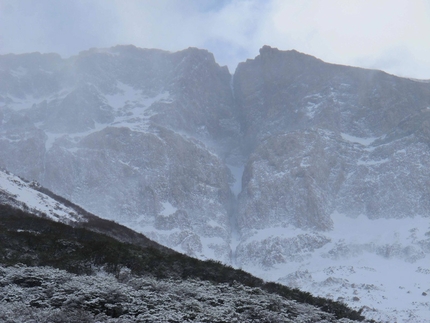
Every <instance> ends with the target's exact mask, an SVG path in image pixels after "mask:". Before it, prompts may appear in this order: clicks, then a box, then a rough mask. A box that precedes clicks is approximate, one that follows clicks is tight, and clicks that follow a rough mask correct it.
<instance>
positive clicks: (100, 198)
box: [0, 46, 430, 306]
mask: <svg viewBox="0 0 430 323" xmlns="http://www.w3.org/2000/svg"><path fill="white" fill-rule="evenodd" d="M0 107H1V109H0V165H1V166H2V167H5V168H7V169H9V170H11V171H13V172H15V173H17V174H19V175H21V176H23V177H25V178H27V179H30V180H32V179H34V180H37V181H39V182H40V183H41V184H42V185H44V186H46V187H48V188H49V189H51V190H53V191H54V192H56V193H57V194H60V195H63V196H65V197H66V198H69V199H71V200H72V201H73V202H76V203H78V204H80V205H82V206H84V207H85V208H87V209H88V210H89V211H91V212H93V213H96V214H98V215H100V216H103V217H106V218H109V219H115V220H116V221H119V222H121V223H124V224H126V225H128V226H129V227H131V228H133V229H135V230H137V231H140V232H143V233H145V234H146V235H148V236H149V237H150V238H152V239H154V240H157V241H158V242H161V243H163V244H165V245H167V246H169V247H173V248H175V249H177V250H180V251H183V252H186V253H187V254H189V255H193V256H197V257H209V258H215V259H219V260H222V261H225V262H228V263H232V264H234V265H236V266H242V267H243V268H244V269H247V270H251V271H253V272H254V273H257V274H259V275H260V276H263V277H265V278H268V279H278V278H279V279H281V280H282V281H283V282H285V283H288V284H292V285H294V286H299V287H303V288H308V289H309V290H312V291H315V292H318V293H321V294H323V295H324V296H327V295H326V294H330V295H331V296H330V295H329V296H330V297H343V298H344V299H343V300H344V301H347V302H353V303H354V302H358V301H357V300H356V298H359V299H361V300H362V301H360V302H358V303H356V304H367V303H366V296H365V295H366V294H365V293H366V291H367V290H366V289H364V287H363V289H362V291H363V295H361V294H360V293H361V290H360V289H359V288H356V294H354V295H343V294H342V296H339V295H340V294H339V293H340V292H339V290H341V287H340V286H343V285H342V284H344V283H345V282H344V281H342V280H336V279H339V277H343V278H342V279H347V278H346V277H348V279H349V280H350V281H353V280H354V279H356V280H357V282H356V283H355V286H361V285H360V284H364V285H363V286H365V283H366V282H362V281H361V280H360V279H362V278H360V275H361V277H368V276H366V275H364V274H363V273H362V272H361V273H360V271H359V270H358V269H357V267H356V266H357V264H358V263H363V262H365V263H367V265H368V266H367V265H366V266H365V267H366V268H367V267H368V268H372V270H375V272H377V273H378V274H380V275H383V273H384V271H385V269H384V268H385V267H384V266H383V265H379V262H378V261H379V260H380V259H384V261H385V260H386V259H392V258H395V259H401V260H402V261H406V262H408V264H409V265H408V266H409V267H408V266H406V267H404V268H407V269H405V270H406V271H405V272H404V273H403V274H402V275H406V274H407V275H412V276H414V277H415V276H417V275H416V274H414V273H415V272H417V271H416V270H418V269H419V268H422V266H421V262H425V261H426V259H428V253H429V252H430V249H429V248H428V244H427V242H426V241H427V240H426V239H427V238H426V237H427V236H426V234H427V233H428V232H427V231H428V229H427V227H426V226H428V225H426V224H425V223H427V224H428V214H430V202H429V201H430V189H429V187H430V185H429V184H430V183H429V180H428V178H430V176H429V175H430V162H429V161H430V158H429V154H430V150H429V142H430V140H429V138H430V137H429V136H430V83H429V82H425V81H413V80H409V79H402V78H399V77H395V76H392V75H388V74H386V73H383V72H380V71H372V70H365V69H359V68H354V67H346V66H339V65H333V64H327V63H324V62H322V61H321V60H318V59H316V58H314V57H311V56H308V55H305V54H301V53H298V52H296V51H279V50H277V49H274V48H270V47H267V46H265V47H263V48H262V49H261V50H260V55H259V56H257V57H256V58H255V59H252V60H247V61H246V62H244V63H241V64H239V66H238V68H237V70H236V72H235V74H234V76H233V79H232V76H231V75H230V74H229V72H228V70H227V69H226V68H225V67H220V66H218V65H217V64H216V62H215V60H214V58H213V55H212V54H210V53H208V52H207V51H205V50H199V49H194V48H189V49H187V50H184V51H180V52H176V53H169V52H165V51H160V50H147V49H138V48H135V47H133V46H117V47H114V48H110V49H92V50H89V51H86V52H82V53H80V54H79V55H78V56H75V57H72V58H69V59H66V60H64V59H61V58H60V57H59V56H57V55H54V54H49V55H40V54H37V53H33V54H26V55H6V56H2V57H0ZM242 170H243V176H242ZM235 181H236V182H241V185H237V183H235ZM240 186H241V187H240ZM236 195H237V196H236ZM348 221H351V222H348ZM369 221H370V222H369ZM372 221H375V222H372ZM378 221H379V222H378ZM381 221H382V222H381ZM384 221H388V222H384ZM405 221H406V222H405ZM426 221H427V222H426ZM345 223H347V225H348V226H350V227H345V225H346V224H345ZM363 223H365V225H364V224H363ZM380 223H389V225H386V224H384V225H382V226H381V227H377V228H376V229H375V230H373V229H372V230H371V229H369V228H373V227H374V226H377V225H376V224H378V225H380ZM405 223H406V224H405ZM422 223H424V225H422ZM363 225H364V226H363ZM355 228H360V230H363V231H359V229H355ZM386 228H389V229H388V230H389V232H388V233H387V232H386ZM405 230H412V231H411V232H413V233H410V232H409V231H405ZM345 232H349V234H348V235H346V236H345V235H344V233H345ZM408 232H409V233H408ZM412 236H413V237H412ZM357 239H358V240H360V239H361V240H363V239H364V241H365V242H363V241H361V240H360V241H359V243H357ZM393 246H396V247H393ZM391 247H392V248H394V249H392V248H391ZM387 248H388V249H387ZM390 248H391V249H390ZM384 250H385V251H384ZM386 250H388V251H386ZM389 250H391V251H389ZM393 250H394V251H393ZM395 250H397V251H395ZM360 257H363V259H364V260H363V259H361V258H360ZM372 257H376V258H375V259H377V261H373V262H370V263H368V259H373V258H372ZM327 259H330V261H331V262H328V263H326V260H327ZM407 259H408V260H407ZM311 260H312V261H311ZM335 260H336V261H337V260H342V261H344V263H343V265H345V263H348V264H351V266H355V268H356V273H357V274H356V275H355V274H354V275H352V274H351V271H348V275H352V276H342V275H346V274H345V271H344V270H343V269H339V267H336V266H337V265H334V264H333V261H335ZM322 263H323V264H324V266H322V267H321V268H320V267H318V266H316V265H315V264H322ZM378 266H379V267H378ZM317 267H318V268H317ZM328 268H331V269H328ZM402 268H403V267H402ZM363 270H364V269H363ZM313 271H315V272H313ZM285 272H288V273H289V274H288V275H289V276H288V275H287V276H286V274H285ZM366 272H367V271H366ZM419 272H420V273H422V271H419ZM291 275H292V276H291ZM306 277H307V278H306ZM354 277H355V278H354ZM375 277H376V276H375ZM375 277H373V278H372V277H370V278H368V279H370V280H372V279H373V281H375V282H376V281H377V280H378V279H379V278H375ZM378 277H380V276H378ZM417 277H418V278H417V280H416V281H415V282H414V283H416V284H419V282H420V281H421V280H420V279H421V278H422V277H421V278H419V276H417ZM319 279H320V280H319ZM321 279H322V280H321ZM325 279H329V280H330V281H329V282H326V281H325ZM366 279H367V278H366ZM309 281H310V282H312V284H314V285H312V284H311V283H309ZM375 284H376V283H375ZM382 284H383V285H384V284H385V285H384V286H388V285H389V284H390V283H389V282H386V281H384V282H383V283H382ZM387 284H388V285H387ZM321 286H323V287H321ZM366 286H367V285H366ZM384 288H385V287H384ZM388 293H389V292H388V287H387V289H386V290H383V291H381V294H382V295H384V297H386V295H387V294H388ZM357 295H358V296H357ZM368 301H369V302H375V300H374V299H369V300H368ZM408 302H409V301H407V302H406V303H408ZM412 302H415V303H416V302H417V301H416V300H415V299H413V300H412V299H411V300H410V302H409V303H408V304H412ZM418 303H419V302H418ZM390 304H391V303H390ZM381 306H382V305H381ZM387 306H388V305H387Z"/></svg>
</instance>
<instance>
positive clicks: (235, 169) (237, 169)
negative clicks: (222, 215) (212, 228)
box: [227, 164, 245, 267]
mask: <svg viewBox="0 0 430 323" xmlns="http://www.w3.org/2000/svg"><path fill="white" fill-rule="evenodd" d="M227 167H228V168H229V170H230V172H231V174H232V175H233V178H234V181H233V182H232V183H231V184H230V189H231V191H232V193H233V194H234V197H235V199H234V204H233V206H232V209H231V214H230V230H231V237H230V249H231V257H230V262H231V265H232V266H233V267H238V264H237V261H236V250H237V247H238V245H239V243H240V233H239V227H238V224H237V215H238V212H239V210H238V209H239V205H238V204H239V200H238V196H239V194H240V192H241V191H242V177H243V172H244V170H245V165H239V166H237V165H236V166H233V165H228V164H227Z"/></svg>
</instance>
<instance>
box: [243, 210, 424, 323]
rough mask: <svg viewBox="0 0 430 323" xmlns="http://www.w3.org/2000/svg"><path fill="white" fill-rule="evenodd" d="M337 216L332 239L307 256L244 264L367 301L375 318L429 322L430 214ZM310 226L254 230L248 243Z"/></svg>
mask: <svg viewBox="0 0 430 323" xmlns="http://www.w3.org/2000/svg"><path fill="white" fill-rule="evenodd" d="M332 220H333V223H334V227H333V230H332V231H331V232H327V233H326V235H327V236H328V237H329V238H330V240H331V241H330V242H329V243H327V244H325V245H324V246H323V247H322V248H320V249H317V250H315V251H314V252H313V254H312V255H311V256H310V257H304V260H303V261H289V262H287V263H281V264H277V265H274V266H273V267H272V268H269V269H262V268H261V267H259V266H256V265H252V264H250V265H246V266H244V267H243V268H244V269H245V270H247V271H249V272H251V273H252V274H254V275H256V276H258V277H262V278H263V279H266V280H273V281H276V280H277V281H279V282H281V283H284V284H287V285H290V286H292V287H299V288H300V289H303V290H306V291H309V292H311V293H313V294H315V295H318V296H322V297H329V298H334V299H335V300H340V301H343V302H345V303H347V304H348V305H349V306H351V307H353V308H356V309H360V308H361V307H363V306H364V307H365V311H364V313H363V314H365V315H366V317H367V318H369V319H370V318H373V319H375V320H380V321H383V322H398V323H400V322H404V323H406V322H408V323H425V322H429V321H430V311H429V306H430V270H429V263H430V259H429V258H428V255H427V254H424V253H422V252H420V246H424V245H425V244H426V243H427V245H430V241H429V240H430V219H429V218H428V217H422V216H416V217H414V218H413V221H411V219H410V218H403V219H375V220H371V219H368V218H367V217H365V216H359V217H357V218H350V217H347V216H345V215H342V214H339V213H337V212H335V213H333V215H332ZM305 232H306V231H304V230H299V229H293V228H270V229H264V230H254V231H253V233H254V235H252V236H251V237H250V238H249V239H248V240H246V242H245V243H246V244H248V243H251V242H253V241H264V240H265V239H270V237H281V238H290V237H294V236H297V235H299V234H302V233H305ZM307 233H308V234H313V233H312V232H310V231H309V232H307ZM301 255H302V256H303V255H304V253H303V254H301ZM425 294H427V295H425Z"/></svg>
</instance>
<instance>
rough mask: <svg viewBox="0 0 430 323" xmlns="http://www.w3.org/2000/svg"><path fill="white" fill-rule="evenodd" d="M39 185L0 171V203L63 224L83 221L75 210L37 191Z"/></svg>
mask: <svg viewBox="0 0 430 323" xmlns="http://www.w3.org/2000/svg"><path fill="white" fill-rule="evenodd" d="M38 188H40V185H39V184H38V183H36V182H27V181H25V180H23V179H21V178H20V177H18V176H16V175H13V174H11V173H10V172H8V171H3V170H0V203H1V204H7V205H11V206H14V207H17V208H20V209H22V210H25V211H28V212H30V213H32V214H36V215H43V216H48V217H49V218H50V219H52V220H54V221H59V222H63V223H69V222H76V221H85V218H84V216H83V215H82V214H79V211H77V210H76V209H75V208H73V207H71V206H66V205H64V204H63V203H61V202H60V201H58V200H56V199H54V198H52V197H50V196H49V195H47V194H45V193H42V192H41V191H39V190H37V189H38Z"/></svg>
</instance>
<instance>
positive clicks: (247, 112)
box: [234, 46, 430, 229]
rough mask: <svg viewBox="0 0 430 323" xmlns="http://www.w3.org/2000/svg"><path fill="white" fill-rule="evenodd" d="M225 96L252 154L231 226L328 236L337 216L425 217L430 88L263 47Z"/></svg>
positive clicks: (241, 68)
mask: <svg viewBox="0 0 430 323" xmlns="http://www.w3.org/2000/svg"><path fill="white" fill-rule="evenodd" d="M234 89H235V98H236V99H237V103H238V108H239V111H240V114H241V116H242V119H241V121H242V130H243V136H244V143H245V149H247V150H248V151H251V152H252V153H251V157H250V158H249V159H248V161H247V166H246V170H245V174H244V178H243V185H244V191H243V192H242V194H241V196H240V205H241V207H240V208H239V210H240V211H239V214H240V217H239V223H243V225H245V226H246V224H245V223H251V225H250V227H253V226H256V227H260V225H259V224H258V223H271V224H272V223H273V224H274V223H278V224H280V223H283V221H285V223H289V224H291V223H292V224H293V225H295V226H298V227H310V228H312V227H314V228H318V229H327V228H330V214H331V213H332V212H333V211H334V210H336V209H337V210H338V211H340V212H342V213H346V214H349V215H352V216H356V215H358V214H365V215H367V216H368V217H370V218H375V217H376V218H377V217H401V216H407V214H408V210H414V211H413V213H418V214H426V213H428V212H429V211H430V209H429V206H428V204H427V202H424V198H422V196H427V189H426V188H424V186H425V185H426V184H425V183H426V180H425V179H424V178H425V177H427V175H428V174H427V172H428V167H426V166H427V162H426V161H425V160H427V158H426V157H427V154H428V148H427V147H424V146H422V144H423V143H428V141H427V136H428V134H427V132H428V131H427V130H428V124H427V123H428V121H427V115H428V111H429V110H428V107H429V106H430V84H429V83H420V82H414V81H411V80H407V79H401V78H398V77H395V76H391V75H388V74H385V73H383V72H379V71H370V70H364V69H358V68H352V67H345V66H337V65H331V64H326V63H324V62H322V61H320V60H318V59H316V58H314V57H311V56H307V55H304V54H301V53H298V52H296V51H287V52H282V51H279V50H277V49H273V48H270V47H267V46H265V47H263V48H262V49H261V50H260V55H259V56H257V57H256V58H255V59H254V60H248V61H247V62H245V63H241V64H239V66H238V68H237V71H236V74H235V76H234ZM399 140H400V141H402V143H399ZM402 147H403V148H405V147H408V149H410V150H411V151H414V154H413V156H411V155H410V154H406V155H402V154H404V153H406V151H405V152H403V151H402V152H401V153H400V155H399V154H398V151H400V150H402ZM407 156H409V157H407ZM417 159H419V160H420V162H419V163H418V164H417ZM421 160H422V162H421ZM417 165H420V166H417ZM422 166H424V167H422ZM417 167H420V169H421V170H420V171H418V169H417ZM422 172H424V173H425V174H426V175H425V176H424V177H421V175H418V174H419V173H420V174H422ZM412 173H413V174H412ZM406 174H408V175H406ZM416 176H418V177H421V179H418V178H417V177H416ZM377 177H378V179H377ZM412 183H417V184H415V185H414V184H412ZM405 188H407V189H405ZM405 191H406V192H408V193H406V192H405ZM409 192H410V193H409ZM405 193H406V194H407V196H405V195H404V194H405ZM271 218H275V219H277V220H274V221H272V220H271ZM267 221H268V222H267Z"/></svg>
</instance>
